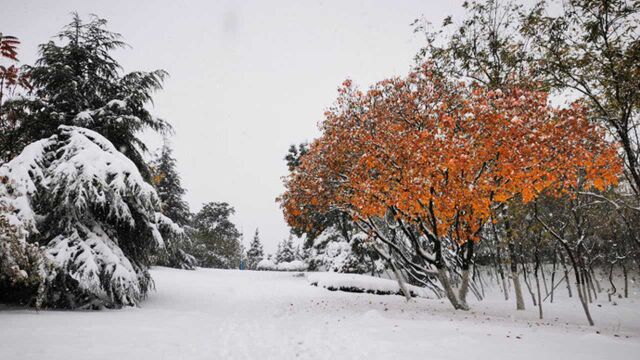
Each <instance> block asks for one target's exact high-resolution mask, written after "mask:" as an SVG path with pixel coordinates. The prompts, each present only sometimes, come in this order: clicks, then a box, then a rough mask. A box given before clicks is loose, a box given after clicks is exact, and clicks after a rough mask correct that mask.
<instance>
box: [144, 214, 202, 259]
mask: <svg viewBox="0 0 640 360" xmlns="http://www.w3.org/2000/svg"><path fill="white" fill-rule="evenodd" d="M156 223H157V224H158V229H159V230H160V234H161V235H162V238H163V239H164V240H165V247H164V248H163V249H160V251H159V252H158V253H157V254H155V259H154V262H153V264H156V265H161V266H169V267H173V268H177V269H185V270H195V268H196V265H197V264H198V261H197V260H196V258H195V257H194V256H193V255H191V254H189V253H188V252H187V251H186V250H185V249H186V248H187V247H189V246H191V239H190V238H189V236H188V235H187V232H186V231H185V230H184V229H183V228H182V227H180V225H178V224H176V223H175V222H173V221H172V220H171V219H170V218H169V217H168V216H165V215H163V214H161V213H156Z"/></svg>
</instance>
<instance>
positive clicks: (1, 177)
mask: <svg viewBox="0 0 640 360" xmlns="http://www.w3.org/2000/svg"><path fill="white" fill-rule="evenodd" d="M0 210H1V211H0V222H8V223H9V224H12V228H9V231H6V230H7V227H5V226H3V227H2V228H3V231H2V232H0V235H1V236H0V248H2V249H3V252H6V251H7V250H9V254H10V256H11V258H12V259H13V260H11V259H9V262H12V261H13V262H14V264H13V265H11V266H10V269H11V270H12V271H17V273H18V274H19V276H18V277H23V278H26V279H30V280H34V281H35V280H36V279H39V283H37V286H36V284H31V285H30V286H27V287H22V289H23V290H25V289H27V290H30V292H26V293H21V292H18V291H15V292H14V290H15V289H12V290H10V291H9V293H13V294H22V296H23V297H22V299H18V300H20V301H21V302H31V303H34V304H35V305H37V306H40V305H42V306H51V307H60V308H100V307H109V308H113V307H120V306H127V305H136V304H138V303H139V301H140V300H141V299H142V298H144V297H145V295H146V293H147V292H148V291H149V290H150V289H151V288H152V287H153V282H152V280H151V277H150V275H149V272H148V265H149V257H150V255H151V254H152V253H153V252H154V251H155V249H156V248H158V247H163V246H165V244H166V242H165V239H163V238H162V236H161V235H160V231H159V224H158V222H157V216H158V214H159V213H158V211H159V210H160V201H159V199H158V197H157V194H156V192H155V190H154V189H153V186H151V185H150V184H148V183H146V182H145V181H144V179H143V178H142V176H141V174H140V172H139V171H138V169H137V168H136V166H135V164H133V162H131V160H129V159H128V158H126V157H125V156H124V155H123V154H122V153H120V152H119V151H118V150H117V149H116V148H115V147H114V146H113V144H111V143H110V142H109V141H108V140H107V139H105V138H104V137H102V136H101V135H99V134H98V133H96V132H94V131H91V130H87V129H83V128H78V127H70V126H60V127H59V128H58V131H57V132H56V134H54V135H53V136H51V137H49V138H46V139H42V140H40V141H37V142H35V143H33V144H30V145H29V146H28V147H27V148H25V149H24V151H23V152H22V153H21V154H20V155H19V156H17V157H15V158H14V159H13V160H11V161H9V162H8V163H6V164H4V165H2V166H1V167H0ZM169 221H170V220H169ZM169 225H173V226H175V224H173V223H169ZM34 245H35V247H34ZM29 259H32V260H29ZM32 261H37V263H36V264H33V262H32ZM2 262H4V260H3V261H2ZM25 262H26V263H27V264H29V263H30V262H31V264H32V265H30V266H26V267H25V266H24V265H23V264H25ZM35 269H37V273H34V270H35ZM4 270H5V269H3V271H4ZM36 274H37V275H36ZM3 277H6V274H3V275H2V276H0V283H1V282H2V281H1V279H2V278H3ZM11 278H13V279H16V276H15V275H14V276H11V275H9V279H11ZM7 283H8V282H6V281H5V282H4V283H3V284H2V286H7ZM11 283H12V282H9V284H11ZM13 283H14V284H15V283H16V282H15V281H14V282H13Z"/></svg>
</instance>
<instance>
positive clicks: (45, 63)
mask: <svg viewBox="0 0 640 360" xmlns="http://www.w3.org/2000/svg"><path fill="white" fill-rule="evenodd" d="M106 24H107V21H106V20H104V19H100V18H98V17H96V16H92V17H91V18H90V20H89V21H88V22H83V21H82V19H81V18H80V17H79V16H78V14H73V19H72V21H71V23H70V24H68V25H67V26H65V27H64V28H63V29H62V31H61V32H60V33H59V34H58V35H57V41H49V42H48V43H46V44H43V45H41V46H40V57H39V59H38V60H37V61H36V64H35V65H34V66H32V67H31V69H30V71H29V75H30V82H31V84H32V85H33V87H34V91H33V93H32V96H29V97H28V98H18V99H13V100H11V101H8V102H7V103H6V104H5V106H7V107H10V108H11V110H12V112H13V114H14V115H13V118H14V121H15V124H14V126H13V127H12V129H8V130H7V131H8V133H6V134H4V136H3V139H6V140H7V141H6V142H3V143H1V144H0V151H2V152H3V153H7V154H8V156H7V158H9V159H11V158H13V157H14V156H15V155H17V153H19V152H20V151H21V150H22V149H23V148H24V147H25V146H27V145H28V144H30V143H32V142H34V141H37V140H39V139H42V138H46V137H49V136H51V135H53V134H55V133H56V132H57V129H58V126H59V125H73V126H81V127H84V128H88V129H91V130H94V131H97V132H98V133H100V134H101V135H103V136H104V137H105V138H107V139H108V140H109V141H110V142H111V143H112V144H113V145H114V146H115V148H116V149H118V150H119V151H120V152H122V153H124V154H125V155H126V156H127V157H128V158H129V159H131V160H132V161H133V162H134V163H135V164H136V166H137V167H138V169H139V170H140V171H141V172H142V174H143V177H144V178H145V179H147V180H148V179H149V174H148V171H147V170H148V169H147V164H146V162H145V161H144V159H143V156H142V153H144V152H145V151H146V150H147V148H146V146H145V143H144V142H143V141H142V140H141V139H140V138H139V137H138V135H139V134H140V132H141V131H142V130H146V129H151V130H154V131H159V132H161V133H163V132H166V131H169V130H170V129H171V127H170V125H169V124H168V123H167V122H165V121H164V120H162V119H159V118H157V117H155V116H153V115H152V114H151V113H150V112H149V111H148V110H147V108H148V107H147V105H148V104H149V103H150V102H151V95H152V93H153V92H154V91H156V90H158V89H161V87H162V81H163V79H164V78H165V76H166V75H167V74H166V72H165V71H163V70H156V71H152V72H143V71H135V72H131V73H127V74H123V72H122V67H121V66H120V64H119V63H118V62H117V61H116V60H115V59H114V58H113V57H112V53H113V51H115V50H117V49H120V48H123V47H125V46H126V44H125V43H124V42H123V41H122V39H121V37H120V35H119V34H117V33H113V32H110V31H108V30H107V29H106Z"/></svg>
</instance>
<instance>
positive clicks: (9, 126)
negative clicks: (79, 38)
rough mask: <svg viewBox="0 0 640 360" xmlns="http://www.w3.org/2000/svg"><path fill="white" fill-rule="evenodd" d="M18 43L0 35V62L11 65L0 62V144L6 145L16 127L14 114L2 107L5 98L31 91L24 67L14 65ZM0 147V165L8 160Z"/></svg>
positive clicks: (16, 60) (15, 39) (16, 59)
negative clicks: (10, 133) (20, 92)
mask: <svg viewBox="0 0 640 360" xmlns="http://www.w3.org/2000/svg"><path fill="white" fill-rule="evenodd" d="M19 44H20V41H19V40H18V39H17V38H16V37H14V36H8V35H3V34H2V33H0V60H2V59H7V60H8V61H9V63H11V65H5V64H3V63H2V62H0V144H4V143H7V142H8V141H9V140H10V139H9V138H8V137H7V133H9V132H10V131H12V130H14V128H15V126H16V113H15V112H14V111H10V109H7V108H6V107H4V106H3V105H4V102H5V99H6V97H7V96H12V95H14V94H15V93H16V91H18V90H27V91H29V90H31V83H29V74H28V71H27V69H25V67H24V66H22V67H19V66H17V65H16V63H17V62H18V45H19ZM2 150H6V149H2V146H0V163H1V162H3V160H9V159H10V157H9V155H10V154H8V153H6V151H2Z"/></svg>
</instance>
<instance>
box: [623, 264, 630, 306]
mask: <svg viewBox="0 0 640 360" xmlns="http://www.w3.org/2000/svg"><path fill="white" fill-rule="evenodd" d="M622 274H623V275H624V297H625V298H628V297H629V274H628V273H627V267H626V266H624V264H622Z"/></svg>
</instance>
